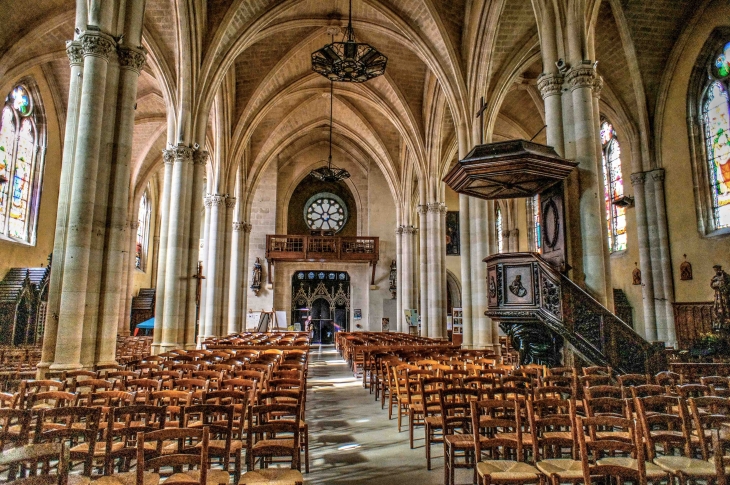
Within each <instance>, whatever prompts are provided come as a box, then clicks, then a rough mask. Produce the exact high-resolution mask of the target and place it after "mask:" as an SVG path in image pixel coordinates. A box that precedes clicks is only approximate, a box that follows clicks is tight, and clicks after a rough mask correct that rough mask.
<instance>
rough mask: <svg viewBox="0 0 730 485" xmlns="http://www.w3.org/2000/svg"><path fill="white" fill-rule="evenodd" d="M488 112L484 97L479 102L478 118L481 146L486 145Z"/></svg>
mask: <svg viewBox="0 0 730 485" xmlns="http://www.w3.org/2000/svg"><path fill="white" fill-rule="evenodd" d="M486 110H487V104H486V103H485V102H484V96H482V97H481V99H480V100H479V111H477V116H476V117H477V118H479V144H480V145H484V120H483V119H482V118H483V117H484V112H485V111H486Z"/></svg>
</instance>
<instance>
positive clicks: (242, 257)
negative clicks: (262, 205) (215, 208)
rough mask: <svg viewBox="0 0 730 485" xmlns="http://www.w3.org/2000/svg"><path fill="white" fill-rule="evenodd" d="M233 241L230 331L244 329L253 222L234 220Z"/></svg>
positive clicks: (229, 313) (229, 298)
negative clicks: (249, 244) (248, 246)
mask: <svg viewBox="0 0 730 485" xmlns="http://www.w3.org/2000/svg"><path fill="white" fill-rule="evenodd" d="M232 229H233V241H232V243H231V278H230V288H229V295H230V296H229V297H228V333H229V334H231V333H238V332H243V331H244V325H245V318H246V317H245V315H246V304H245V302H244V297H245V294H246V291H245V290H244V286H245V285H246V254H248V251H247V249H246V247H247V245H248V234H249V233H250V232H251V224H248V223H246V222H234V223H233V224H232Z"/></svg>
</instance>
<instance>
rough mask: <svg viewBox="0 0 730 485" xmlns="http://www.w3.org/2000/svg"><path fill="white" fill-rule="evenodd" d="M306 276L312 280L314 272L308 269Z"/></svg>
mask: <svg viewBox="0 0 730 485" xmlns="http://www.w3.org/2000/svg"><path fill="white" fill-rule="evenodd" d="M307 278H309V279H310V280H313V279H314V273H313V272H311V271H310V272H309V274H308V275H307Z"/></svg>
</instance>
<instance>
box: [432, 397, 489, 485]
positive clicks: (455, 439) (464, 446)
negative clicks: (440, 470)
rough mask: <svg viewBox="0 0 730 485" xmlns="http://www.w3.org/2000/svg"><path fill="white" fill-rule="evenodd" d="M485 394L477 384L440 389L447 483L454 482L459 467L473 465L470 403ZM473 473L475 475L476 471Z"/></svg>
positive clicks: (445, 481)
mask: <svg viewBox="0 0 730 485" xmlns="http://www.w3.org/2000/svg"><path fill="white" fill-rule="evenodd" d="M482 396H483V394H482V392H481V391H480V390H478V389H474V388H457V387H452V388H447V389H441V390H439V405H440V408H441V409H440V415H441V428H442V437H443V439H442V441H443V444H444V484H446V485H452V484H453V483H454V470H455V469H456V468H474V455H473V453H474V432H473V428H472V420H471V404H470V403H471V401H477V400H479V399H481V397H482ZM459 458H463V461H459ZM429 469H430V468H429ZM474 476H475V477H476V471H475V472H474Z"/></svg>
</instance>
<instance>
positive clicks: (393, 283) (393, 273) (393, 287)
mask: <svg viewBox="0 0 730 485" xmlns="http://www.w3.org/2000/svg"><path fill="white" fill-rule="evenodd" d="M389 280H390V288H389V290H390V296H391V297H392V298H393V299H395V297H396V293H397V292H398V266H397V265H396V262H395V259H394V260H392V261H391V263H390V278H389Z"/></svg>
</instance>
